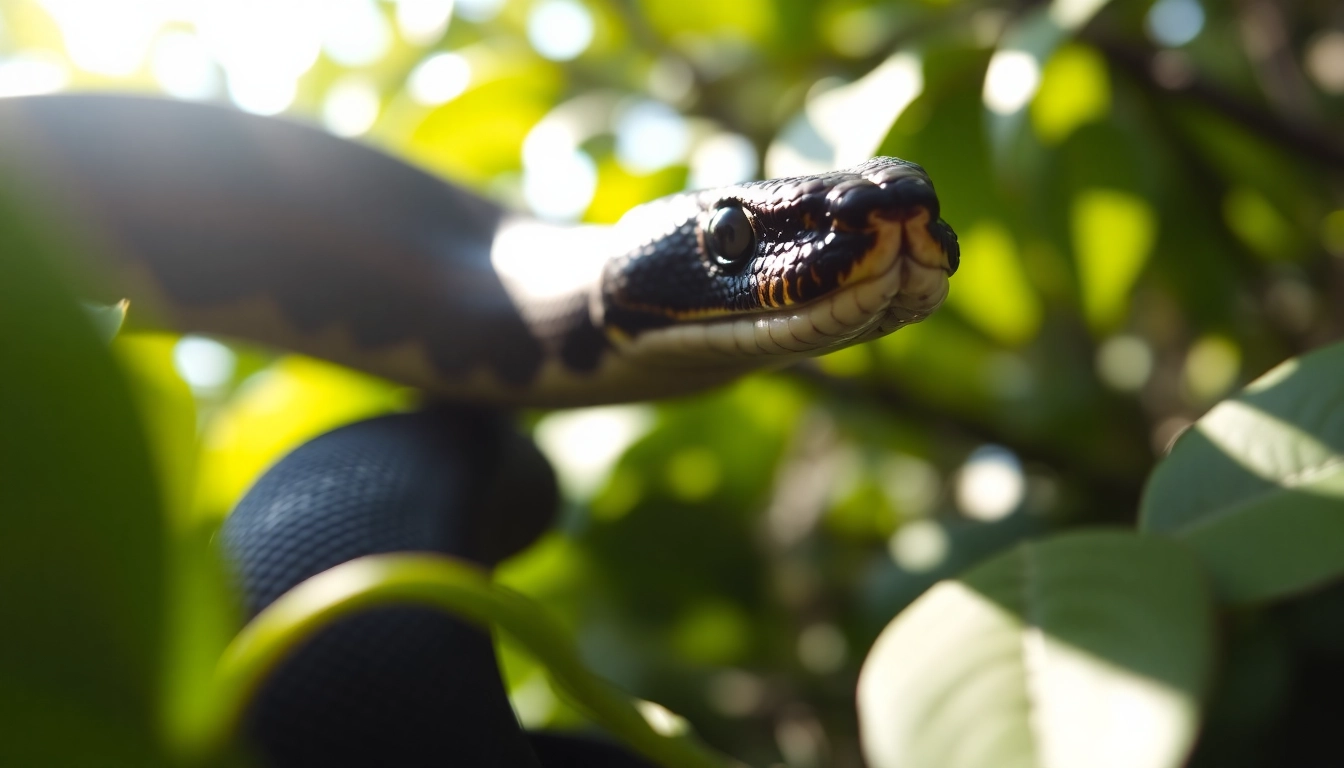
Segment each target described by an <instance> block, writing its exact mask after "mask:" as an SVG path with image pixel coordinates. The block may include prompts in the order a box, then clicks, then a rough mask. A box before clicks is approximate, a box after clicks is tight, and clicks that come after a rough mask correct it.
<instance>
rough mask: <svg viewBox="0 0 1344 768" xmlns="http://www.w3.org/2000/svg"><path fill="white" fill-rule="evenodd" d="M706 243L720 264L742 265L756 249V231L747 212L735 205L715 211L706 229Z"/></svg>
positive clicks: (729, 265)
mask: <svg viewBox="0 0 1344 768" xmlns="http://www.w3.org/2000/svg"><path fill="white" fill-rule="evenodd" d="M705 245H706V246H707V247H708V248H709V254H710V255H711V256H713V257H714V260H715V261H717V262H718V263H719V265H720V266H724V267H735V266H739V265H741V263H742V261H743V260H745V259H746V258H747V257H748V256H749V255H751V254H752V252H753V251H755V250H756V233H755V232H753V231H752V229H751V222H750V221H749V220H748V219H747V214H746V212H745V211H743V210H742V209H741V208H739V207H737V206H735V205H730V206H724V207H723V208H720V209H719V210H717V211H715V212H714V218H712V219H710V220H709V227H708V228H706V229H705Z"/></svg>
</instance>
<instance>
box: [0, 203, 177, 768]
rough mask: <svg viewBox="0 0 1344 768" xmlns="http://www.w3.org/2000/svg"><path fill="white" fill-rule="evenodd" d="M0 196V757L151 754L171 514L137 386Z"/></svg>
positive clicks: (83, 759) (50, 760)
mask: <svg viewBox="0 0 1344 768" xmlns="http://www.w3.org/2000/svg"><path fill="white" fill-rule="evenodd" d="M18 222H19V217H18V216H16V215H13V214H12V213H10V211H8V210H6V209H5V208H4V206H0V260H3V262H4V265H5V279H4V280H0V327H4V328H7V329H11V330H12V329H22V332H6V333H0V361H3V362H2V363H0V365H2V366H3V373H2V374H0V519H2V520H3V531H4V532H3V535H0V604H2V605H3V606H4V631H3V632H0V723H3V724H4V726H3V732H4V738H3V739H0V765H71V766H75V765H81V766H82V765H88V766H95V765H96V766H119V765H135V766H148V765H156V764H160V763H161V758H160V755H159V747H158V744H157V735H156V729H157V717H158V713H157V712H156V709H157V704H156V697H157V695H158V692H159V663H160V662H159V660H160V658H161V656H162V654H161V647H160V645H161V643H160V638H161V635H162V626H163V618H164V617H163V595H162V591H163V546H164V545H163V520H162V519H161V516H160V510H159V499H158V496H157V491H156V487H155V483H154V479H153V475H152V471H151V461H150V457H149V453H148V451H147V449H146V447H145V442H144V440H143V438H142V436H141V433H140V425H139V424H138V423H137V420H136V417H135V414H134V410H133V408H132V405H131V400H130V395H129V393H128V392H127V389H126V385H125V384H124V382H123V381H122V379H121V376H120V374H119V373H118V371H117V369H116V366H115V365H114V363H113V360H112V357H111V354H110V352H109V350H108V348H107V344H106V343H105V342H104V340H103V339H101V338H99V334H98V333H97V332H96V331H95V329H94V327H93V324H91V323H90V322H89V319H88V317H87V315H86V313H85V312H84V310H83V309H82V308H81V307H80V305H79V304H78V303H77V302H76V301H75V300H74V299H73V298H72V297H71V296H69V295H67V293H66V292H65V290H64V288H63V286H62V285H61V284H60V283H59V282H58V281H57V279H56V278H55V276H54V274H53V272H52V271H51V270H50V264H51V263H53V262H54V259H55V258H56V254H54V253H52V252H51V249H50V248H48V247H47V245H46V244H45V243H44V242H43V241H41V240H40V239H38V238H37V237H35V236H33V235H32V234H31V233H30V232H28V231H27V230H25V229H23V228H22V227H21V225H20V224H19V223H18Z"/></svg>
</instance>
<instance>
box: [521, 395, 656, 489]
mask: <svg viewBox="0 0 1344 768" xmlns="http://www.w3.org/2000/svg"><path fill="white" fill-rule="evenodd" d="M652 425H653V412H652V410H651V409H650V408H649V407H648V406H645V405H618V406H606V407H601V408H579V409H575V410H570V411H561V412H556V413H550V414H547V415H546V416H544V417H542V419H541V420H540V421H538V422H537V426H536V428H535V429H534V430H533V434H532V436H533V438H534V439H535V440H536V441H537V447H539V448H540V449H541V452H542V453H544V454H545V455H546V458H548V459H550V461H551V464H552V465H553V466H554V467H555V471H556V474H557V475H558V476H559V478H560V485H561V487H562V488H563V489H564V490H565V493H566V495H568V496H570V497H571V498H578V499H587V498H590V497H591V496H592V495H593V492H594V491H596V490H597V489H598V487H599V486H600V485H601V484H602V483H603V482H604V481H605V480H606V479H607V477H608V475H609V474H610V472H611V469H612V467H613V466H614V465H615V464H616V461H617V460H618V459H620V457H621V456H622V455H623V454H624V453H625V450H626V449H627V448H629V447H630V445H631V444H633V443H634V442H635V441H636V440H638V439H639V438H641V437H643V436H644V434H645V433H646V432H648V430H649V428H650V427H652Z"/></svg>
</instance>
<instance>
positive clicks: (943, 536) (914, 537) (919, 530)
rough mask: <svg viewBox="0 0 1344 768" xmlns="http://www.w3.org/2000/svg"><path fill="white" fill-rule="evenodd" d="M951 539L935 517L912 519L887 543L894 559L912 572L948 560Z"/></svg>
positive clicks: (934, 566) (932, 567) (925, 570)
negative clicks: (930, 518)
mask: <svg viewBox="0 0 1344 768" xmlns="http://www.w3.org/2000/svg"><path fill="white" fill-rule="evenodd" d="M950 547H951V542H950V541H949V540H948V536H947V531H946V530H945V529H944V528H943V526H942V525H941V524H940V523H938V522H937V521H935V520H911V521H910V522H908V523H904V524H903V525H901V527H900V528H897V529H896V533H894V534H892V536H891V539H890V540H889V541H888V542H887V551H888V553H889V554H890V555H891V559H892V561H893V562H895V563H896V564H897V565H899V566H900V567H902V568H904V569H905V570H907V571H910V572H911V573H925V572H927V571H931V570H933V569H934V568H937V567H938V566H939V565H941V564H942V562H943V560H945V559H947V552H948V549H949V548H950Z"/></svg>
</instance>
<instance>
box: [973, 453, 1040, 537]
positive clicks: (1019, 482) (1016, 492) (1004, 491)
mask: <svg viewBox="0 0 1344 768" xmlns="http://www.w3.org/2000/svg"><path fill="white" fill-rule="evenodd" d="M1026 492H1027V478H1026V475H1025V474H1023V472H1022V462H1021V461H1019V460H1018V458H1017V454H1015V453H1013V452H1012V451H1010V450H1008V449H1007V448H1004V447H1003V446H999V445H985V446H982V447H980V448H977V449H975V451H973V452H972V453H971V455H970V457H969V458H967V459H966V463H965V464H963V465H962V467H961V471H960V472H958V474H957V491H956V497H957V507H958V508H959V509H960V510H961V511H962V514H964V515H966V516H967V517H969V518H971V519H973V520H980V521H983V522H991V521H994V520H999V519H1001V518H1004V517H1007V516H1008V515H1009V514H1010V513H1012V512H1013V511H1014V510H1016V509H1017V508H1018V507H1019V506H1020V505H1021V504H1022V499H1023V497H1025V496H1026Z"/></svg>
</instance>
